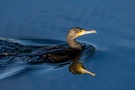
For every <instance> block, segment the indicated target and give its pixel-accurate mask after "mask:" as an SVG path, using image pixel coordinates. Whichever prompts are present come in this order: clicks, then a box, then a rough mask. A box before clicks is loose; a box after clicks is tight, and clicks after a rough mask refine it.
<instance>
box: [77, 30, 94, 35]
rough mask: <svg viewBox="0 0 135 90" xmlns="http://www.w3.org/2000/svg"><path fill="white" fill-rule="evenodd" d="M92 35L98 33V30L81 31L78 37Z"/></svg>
mask: <svg viewBox="0 0 135 90" xmlns="http://www.w3.org/2000/svg"><path fill="white" fill-rule="evenodd" d="M91 33H97V32H96V30H88V31H86V30H81V32H80V33H78V36H82V35H85V34H91Z"/></svg>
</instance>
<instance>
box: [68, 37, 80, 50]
mask: <svg viewBox="0 0 135 90" xmlns="http://www.w3.org/2000/svg"><path fill="white" fill-rule="evenodd" d="M67 42H68V44H69V46H70V47H71V48H73V49H76V50H82V46H81V44H80V43H78V42H77V41H76V40H75V39H68V40H67Z"/></svg>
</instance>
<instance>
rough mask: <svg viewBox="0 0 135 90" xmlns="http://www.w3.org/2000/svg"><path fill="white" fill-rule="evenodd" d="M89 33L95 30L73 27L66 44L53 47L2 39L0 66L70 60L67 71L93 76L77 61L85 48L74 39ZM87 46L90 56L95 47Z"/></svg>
mask: <svg viewBox="0 0 135 90" xmlns="http://www.w3.org/2000/svg"><path fill="white" fill-rule="evenodd" d="M91 33H96V31H95V30H85V29H83V28H80V27H74V28H71V29H70V30H69V31H68V33H67V37H66V40H67V43H68V45H67V44H64V45H56V46H54V47H39V48H36V49H34V48H32V47H29V46H25V45H21V44H19V43H13V42H8V41H2V42H1V43H0V44H1V46H0V48H1V51H0V59H1V61H0V66H1V68H2V69H4V68H7V69H8V66H12V65H15V66H16V65H18V64H21V65H22V64H23V65H35V64H42V63H61V62H66V61H69V60H71V62H72V63H71V65H70V66H69V71H70V72H72V73H73V74H85V73H87V74H91V75H92V76H95V74H94V73H92V72H90V71H88V70H86V69H85V68H84V66H83V65H82V63H80V62H78V61H79V58H80V55H81V54H82V53H83V52H82V51H85V50H86V49H87V48H86V47H85V45H84V46H83V45H82V44H80V43H79V42H77V41H76V38H77V37H79V36H82V35H85V34H91ZM89 46H90V50H88V52H89V53H91V54H90V56H92V55H93V54H94V52H95V48H94V47H93V46H92V45H89ZM81 52H82V53H81ZM2 59H3V60H2ZM9 62H10V63H9ZM3 64H4V66H3Z"/></svg>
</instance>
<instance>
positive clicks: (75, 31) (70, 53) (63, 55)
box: [42, 27, 96, 76]
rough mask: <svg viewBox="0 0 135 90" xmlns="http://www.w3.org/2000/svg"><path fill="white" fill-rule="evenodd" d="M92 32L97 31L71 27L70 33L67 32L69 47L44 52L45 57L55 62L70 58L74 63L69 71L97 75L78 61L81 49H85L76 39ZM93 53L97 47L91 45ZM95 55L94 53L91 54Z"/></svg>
mask: <svg viewBox="0 0 135 90" xmlns="http://www.w3.org/2000/svg"><path fill="white" fill-rule="evenodd" d="M91 33H96V31H95V30H85V29H83V28H80V27H74V28H71V29H70V30H69V31H68V33H67V37H66V40H67V43H68V45H69V47H68V48H66V49H65V48H64V50H60V51H57V50H56V52H55V51H54V52H50V53H48V54H47V53H46V54H43V55H42V57H43V58H45V59H46V58H47V59H48V60H49V61H51V62H52V61H53V62H56V63H58V62H65V61H68V60H72V64H71V65H70V66H69V71H70V72H72V73H73V74H85V73H87V74H91V75H92V76H95V74H94V73H92V72H90V71H88V70H86V69H85V68H84V66H83V65H82V63H80V62H78V61H79V57H78V56H80V54H81V51H82V50H83V46H82V45H81V44H80V43H79V42H77V41H76V40H75V39H76V38H77V37H79V36H82V35H85V34H91ZM91 50H92V51H91V53H93V52H94V50H95V48H94V47H91ZM91 55H93V54H91Z"/></svg>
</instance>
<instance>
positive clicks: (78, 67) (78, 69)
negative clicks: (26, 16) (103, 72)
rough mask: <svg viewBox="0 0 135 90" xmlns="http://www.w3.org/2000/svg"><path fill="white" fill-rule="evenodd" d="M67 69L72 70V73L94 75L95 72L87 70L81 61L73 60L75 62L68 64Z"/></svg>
mask: <svg viewBox="0 0 135 90" xmlns="http://www.w3.org/2000/svg"><path fill="white" fill-rule="evenodd" d="M69 71H70V72H72V73H73V74H90V75H92V76H95V75H96V74H95V73H92V72H90V71H88V70H87V69H86V68H85V67H84V66H83V64H82V63H80V62H75V63H72V64H71V65H70V66H69Z"/></svg>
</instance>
